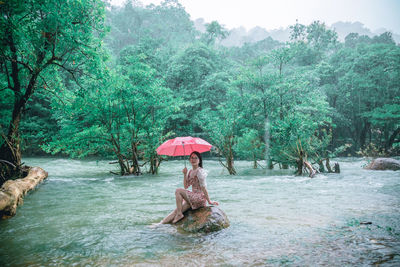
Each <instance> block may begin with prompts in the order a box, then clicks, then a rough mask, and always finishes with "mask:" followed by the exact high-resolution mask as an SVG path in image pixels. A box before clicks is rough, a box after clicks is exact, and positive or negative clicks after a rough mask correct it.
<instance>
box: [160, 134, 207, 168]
mask: <svg viewBox="0 0 400 267" xmlns="http://www.w3.org/2000/svg"><path fill="white" fill-rule="evenodd" d="M211 147H212V145H211V144H209V143H208V142H207V141H204V140H203V139H201V138H199V137H191V136H185V137H176V138H174V139H169V140H167V141H165V142H164V143H163V144H162V145H161V146H159V147H158V148H157V149H156V151H157V154H158V155H166V156H186V155H190V154H191V153H192V152H193V151H197V152H200V153H202V152H206V151H210V149H211ZM185 166H186V161H185Z"/></svg>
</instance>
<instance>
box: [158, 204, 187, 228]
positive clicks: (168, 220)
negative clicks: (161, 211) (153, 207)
mask: <svg viewBox="0 0 400 267" xmlns="http://www.w3.org/2000/svg"><path fill="white" fill-rule="evenodd" d="M188 209H190V205H189V203H187V202H186V201H183V203H182V212H185V211H187V210H188ZM175 215H176V209H174V210H173V211H172V212H171V213H170V214H168V216H167V217H165V218H164V219H163V220H162V221H161V222H160V223H162V224H166V223H171V222H172V220H173V219H174V218H175Z"/></svg>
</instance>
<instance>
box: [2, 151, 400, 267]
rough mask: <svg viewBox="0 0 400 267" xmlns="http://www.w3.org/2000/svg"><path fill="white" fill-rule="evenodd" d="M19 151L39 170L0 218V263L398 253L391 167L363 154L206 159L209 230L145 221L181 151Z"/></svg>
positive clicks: (356, 258) (159, 202)
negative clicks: (130, 157)
mask: <svg viewBox="0 0 400 267" xmlns="http://www.w3.org/2000/svg"><path fill="white" fill-rule="evenodd" d="M24 161H25V162H26V163H27V164H29V165H31V166H41V167H43V168H44V169H45V170H46V171H48V172H49V178H48V179H47V180H46V181H45V182H44V183H43V184H41V185H40V186H39V187H38V188H37V189H36V190H35V191H34V192H32V193H30V194H28V195H27V196H26V197H25V201H24V205H23V206H20V207H19V208H18V211H17V215H16V216H15V217H13V218H12V219H9V220H6V221H1V222H0V240H1V244H0V266H49V265H50V266H51V265H57V266H59V265H62V266H70V265H79V266H80V265H94V266H109V265H116V266H126V265H136V264H137V265H149V264H150V265H151V264H153V265H166V266H172V265H174V264H177V263H178V264H183V263H185V264H188V265H200V266H214V265H218V266H220V265H222V266H231V265H233V266H245V265H246V266H248V265H250V266H252V265H261V266H264V265H266V266H280V265H295V266H299V265H300V266H303V265H308V266H310V265H311V266H315V265H329V266H343V265H354V264H355V265H373V264H384V265H388V266H396V265H397V266H399V265H400V172H399V171H398V172H394V171H367V170H363V169H362V166H363V165H364V164H365V163H366V161H365V160H361V159H339V162H340V164H341V170H342V173H341V174H320V175H317V176H316V177H315V178H314V179H310V178H308V177H296V176H293V174H292V172H293V170H283V171H280V170H272V171H268V172H267V173H265V170H261V169H259V170H253V169H251V166H252V163H251V162H246V161H239V162H235V167H237V169H238V175H236V176H229V175H228V173H227V172H226V171H224V170H223V168H222V167H221V166H220V165H219V163H218V162H217V161H212V160H205V161H204V167H205V168H206V169H208V170H209V177H208V179H207V184H208V189H209V193H210V196H211V199H212V200H217V201H219V202H220V208H221V209H223V210H224V211H225V213H226V214H227V216H228V218H229V220H230V222H231V226H230V227H229V228H227V229H224V230H223V231H220V232H217V233H212V234H186V233H181V232H178V231H177V230H176V228H175V227H174V226H172V225H163V226H161V227H158V228H151V227H150V225H151V224H152V223H155V222H158V221H160V220H161V219H162V218H163V216H165V215H166V214H168V213H169V212H170V211H171V210H172V209H173V208H174V203H175V200H174V191H175V188H177V187H182V175H181V170H182V168H183V161H169V162H165V163H163V164H162V165H161V171H160V174H159V175H157V176H152V175H143V176H140V177H136V176H125V177H118V176H114V175H111V174H108V171H109V170H110V168H112V165H109V164H108V162H106V161H90V160H85V161H80V160H70V159H54V158H27V159H25V160H24ZM363 222H371V224H363ZM360 223H361V224H360Z"/></svg>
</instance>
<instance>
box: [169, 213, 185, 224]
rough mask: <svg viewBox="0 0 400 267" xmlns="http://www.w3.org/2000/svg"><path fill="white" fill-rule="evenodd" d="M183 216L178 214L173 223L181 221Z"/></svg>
mask: <svg viewBox="0 0 400 267" xmlns="http://www.w3.org/2000/svg"><path fill="white" fill-rule="evenodd" d="M183 217H184V216H183V214H182V213H180V214H176V215H175V218H174V220H173V221H172V223H177V222H178V221H179V220H181V219H182V218H183Z"/></svg>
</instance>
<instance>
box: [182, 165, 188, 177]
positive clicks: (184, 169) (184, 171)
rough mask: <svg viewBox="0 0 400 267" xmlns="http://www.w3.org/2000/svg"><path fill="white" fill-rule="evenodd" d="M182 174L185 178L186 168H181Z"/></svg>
mask: <svg viewBox="0 0 400 267" xmlns="http://www.w3.org/2000/svg"><path fill="white" fill-rule="evenodd" d="M182 173H183V174H184V175H185V176H186V174H187V168H186V167H185V168H183V170H182Z"/></svg>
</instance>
